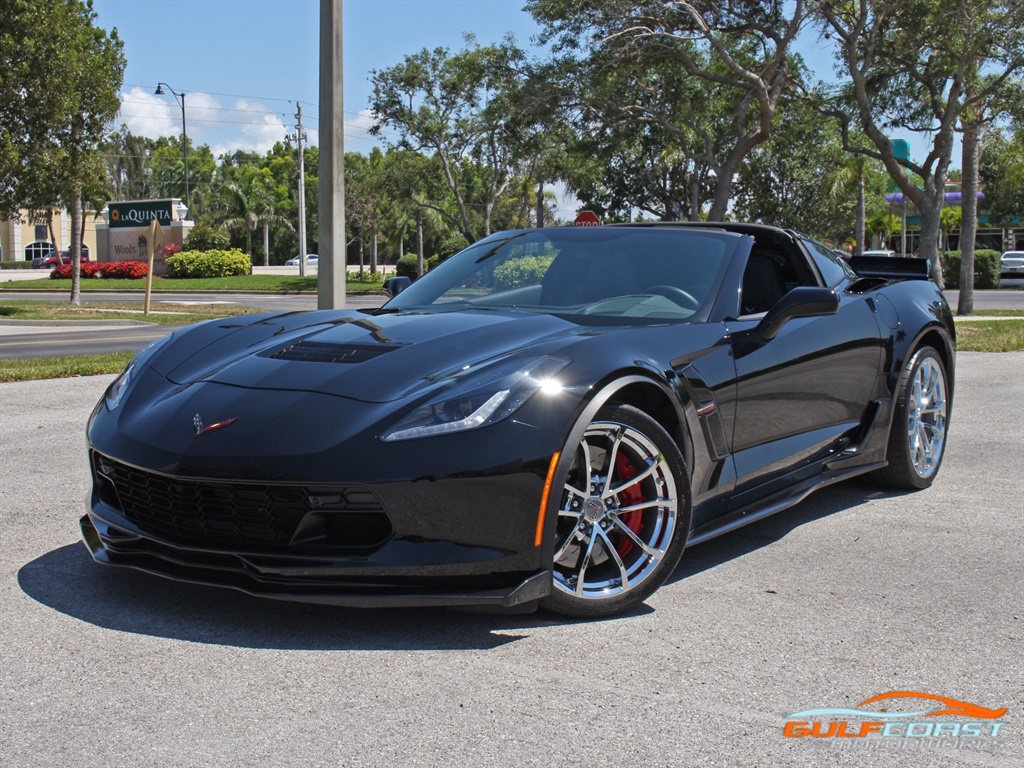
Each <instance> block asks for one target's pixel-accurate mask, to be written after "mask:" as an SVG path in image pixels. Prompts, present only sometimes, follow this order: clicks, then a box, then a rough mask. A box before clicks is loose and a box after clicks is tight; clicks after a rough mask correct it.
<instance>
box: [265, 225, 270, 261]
mask: <svg viewBox="0 0 1024 768" xmlns="http://www.w3.org/2000/svg"><path fill="white" fill-rule="evenodd" d="M263 266H264V267H269V266H270V225H269V224H268V223H267V222H265V221H264V222H263Z"/></svg>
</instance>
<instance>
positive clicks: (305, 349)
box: [261, 341, 400, 363]
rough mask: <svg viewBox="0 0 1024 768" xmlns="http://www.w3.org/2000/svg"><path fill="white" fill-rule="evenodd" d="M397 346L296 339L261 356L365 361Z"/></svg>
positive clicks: (274, 358)
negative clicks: (296, 340) (294, 341)
mask: <svg viewBox="0 0 1024 768" xmlns="http://www.w3.org/2000/svg"><path fill="white" fill-rule="evenodd" d="M399 348H400V345H397V344H330V343H324V342H320V341H298V342H296V343H294V344H290V345H288V346H287V347H282V348H281V349H278V350H276V351H274V352H264V353H263V354H262V355H261V357H269V358H271V359H273V360H296V361H299V362H304V363H365V362H366V361H367V360H372V359H373V358H375V357H380V356H381V355H385V354H387V353H388V352H394V351H395V350H396V349H399Z"/></svg>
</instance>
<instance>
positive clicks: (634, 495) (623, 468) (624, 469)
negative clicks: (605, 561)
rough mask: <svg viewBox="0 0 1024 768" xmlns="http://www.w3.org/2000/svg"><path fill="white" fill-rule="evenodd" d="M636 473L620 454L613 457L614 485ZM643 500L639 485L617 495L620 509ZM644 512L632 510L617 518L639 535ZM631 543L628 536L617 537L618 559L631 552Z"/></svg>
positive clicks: (627, 460)
mask: <svg viewBox="0 0 1024 768" xmlns="http://www.w3.org/2000/svg"><path fill="white" fill-rule="evenodd" d="M636 473H637V470H636V467H634V466H633V464H632V463H631V462H630V460H629V459H627V458H626V457H625V456H624V455H623V454H622V453H619V454H617V455H616V456H615V475H614V477H615V483H616V485H621V484H622V483H624V482H625V481H627V480H629V479H630V478H632V477H635V476H636ZM643 500H644V496H643V492H642V491H641V490H640V487H639V484H637V485H631V486H629V488H626V489H625V490H624V491H622V492H621V493H620V494H619V506H620V507H631V506H633V505H634V504H639V503H640V502H642V501H643ZM643 516H644V511H643V510H642V509H634V510H633V511H632V512H626V513H625V514H624V515H620V516H619V520H621V521H622V524H623V525H625V526H626V527H627V528H629V530H631V531H632V532H633V533H635V534H637V535H639V533H640V528H641V526H642V525H643ZM633 546H634V544H633V542H632V540H630V538H629V537H628V536H625V535H622V534H620V535H619V543H618V544H617V545H616V547H615V549H616V551H617V552H618V553H619V557H625V556H626V555H628V554H629V553H630V551H632V549H633Z"/></svg>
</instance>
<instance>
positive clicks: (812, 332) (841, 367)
mask: <svg viewBox="0 0 1024 768" xmlns="http://www.w3.org/2000/svg"><path fill="white" fill-rule="evenodd" d="M787 246H788V247H787V248H785V249H777V250H776V251H775V252H770V253H767V254H766V253H764V252H759V251H758V250H757V249H755V250H754V251H753V252H752V253H751V255H750V257H749V258H748V264H747V267H746V271H745V277H744V284H743V286H742V289H741V301H740V306H741V308H740V312H741V314H740V317H739V318H738V319H735V320H729V321H727V327H728V329H729V333H730V338H731V340H732V348H733V354H734V355H735V361H736V374H737V386H736V408H735V419H734V423H733V435H732V449H733V455H734V459H735V465H736V475H737V485H736V491H737V492H736V494H735V495H734V497H733V503H732V505H731V506H733V507H734V508H735V507H739V506H743V505H744V504H746V503H747V502H748V501H749V500H750V499H749V498H747V497H746V494H745V492H746V491H751V492H752V494H751V495H752V496H755V495H756V496H761V495H763V494H764V493H765V492H766V489H765V488H764V485H765V484H766V483H776V484H778V485H779V487H780V489H781V488H782V487H784V486H785V485H788V484H789V483H791V482H794V481H796V480H799V479H801V477H802V475H801V470H805V471H806V473H808V474H811V473H814V472H816V471H818V462H820V461H821V460H822V459H823V458H825V457H827V456H828V455H829V453H830V452H832V451H835V450H841V448H842V447H845V444H848V443H849V440H850V435H851V434H852V433H854V432H855V431H856V430H857V428H858V427H859V426H860V425H861V423H862V422H863V421H864V419H865V416H866V413H867V412H868V408H869V404H870V402H871V399H872V395H873V392H874V391H875V388H876V386H877V385H878V377H879V371H880V368H881V362H882V356H883V351H884V350H883V344H882V339H881V335H880V332H879V326H878V323H877V322H876V320H875V313H874V311H873V308H872V306H871V305H870V304H869V303H868V302H867V301H866V299H865V298H864V297H863V296H861V295H858V294H855V293H850V292H848V291H846V290H845V289H846V287H848V286H849V285H850V283H851V276H852V273H851V272H849V271H848V269H847V268H845V267H842V266H839V267H838V272H837V271H836V270H834V269H831V266H832V265H831V262H830V264H829V267H828V268H829V270H830V274H829V275H825V276H823V270H822V269H821V268H820V267H819V266H818V265H817V264H816V263H815V261H814V259H813V257H812V256H811V253H810V251H809V250H808V248H809V244H807V243H804V242H802V241H797V240H796V239H795V238H794V239H793V241H792V242H791V243H788V244H787ZM765 259H767V260H768V261H770V262H774V264H775V265H776V266H777V267H778V268H779V274H775V275H771V274H769V273H770V272H771V271H772V267H771V266H770V265H769V264H768V263H766V262H765ZM833 260H834V261H835V262H836V264H838V260H835V259H834V258H833ZM794 283H796V284H797V285H817V286H820V287H832V288H834V289H835V290H836V292H837V293H838V295H839V309H838V312H836V313H835V314H834V315H825V316H817V317H797V318H794V319H792V320H790V321H788V322H787V323H786V324H785V325H783V326H782V328H781V330H780V331H779V332H778V334H777V335H776V336H775V337H774V338H772V339H770V340H764V339H761V338H760V337H759V336H758V335H757V334H756V333H755V332H754V329H755V328H756V327H757V324H758V322H759V320H760V318H761V317H763V313H764V311H765V310H766V309H768V308H769V305H770V304H772V303H774V301H776V300H777V299H778V298H779V296H777V295H776V294H779V292H780V291H781V295H784V294H785V293H786V292H788V290H791V289H792V288H793V287H795V285H794ZM758 301H759V302H761V303H760V305H758V303H757V302H758ZM748 310H757V311H756V312H754V313H752V314H743V313H744V312H746V311H748ZM755 489H756V490H755Z"/></svg>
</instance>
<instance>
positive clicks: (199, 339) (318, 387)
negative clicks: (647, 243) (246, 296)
mask: <svg viewBox="0 0 1024 768" xmlns="http://www.w3.org/2000/svg"><path fill="white" fill-rule="evenodd" d="M238 320H239V321H242V322H241V323H238V324H236V323H234V322H227V323H224V322H218V321H213V322H212V323H207V324H204V326H203V327H202V328H197V329H196V332H195V334H194V335H193V334H191V333H186V334H184V336H183V338H181V339H180V340H178V341H177V343H175V344H170V345H168V346H167V347H165V349H164V350H163V351H162V352H161V353H160V354H159V355H157V356H156V358H155V359H154V360H152V361H150V362H149V365H150V366H151V367H152V368H154V369H155V370H156V371H157V372H158V373H160V374H161V375H163V376H164V377H165V378H167V379H168V380H170V381H172V382H174V383H176V384H186V383H194V382H200V381H209V382H215V383H219V384H227V385H231V386H236V387H244V388H246V389H274V390H287V391H300V392H319V393H324V394H330V395H339V396H344V397H349V398H353V399H356V400H362V401H366V402H375V403H384V402H391V401H394V400H398V399H401V398H404V397H407V396H409V395H411V394H414V393H416V392H418V391H421V390H426V389H430V388H432V387H434V386H437V385H438V384H440V383H442V382H443V381H444V380H445V379H447V378H448V377H449V376H451V375H454V374H455V373H458V372H464V371H466V370H467V369H471V368H474V367H480V366H482V365H486V364H488V363H490V362H493V361H495V360H499V359H502V358H505V357H508V356H511V355H514V354H516V353H517V352H526V353H527V354H530V352H528V351H527V350H528V349H533V350H535V351H534V352H532V353H533V354H545V353H550V352H551V351H553V350H557V349H560V348H562V347H564V346H565V345H567V344H571V343H572V342H573V341H574V340H576V339H577V338H578V337H579V336H581V335H583V334H586V335H587V336H594V335H599V334H601V333H602V330H599V329H595V328H590V327H581V326H579V325H577V324H576V323H572V322H570V321H569V320H566V319H564V318H560V317H557V316H553V315H540V314H538V315H534V314H524V313H521V312H505V311H453V312H441V313H433V314H423V313H413V312H403V313H398V314H381V315H372V314H362V313H358V312H351V313H349V312H334V311H326V312H324V311H322V312H310V313H293V314H289V315H283V316H276V317H268V318H264V319H261V320H258V321H256V322H250V323H246V322H245V321H244V320H243V319H242V318H238ZM236 322H237V321H236ZM545 342H548V343H545Z"/></svg>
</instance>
